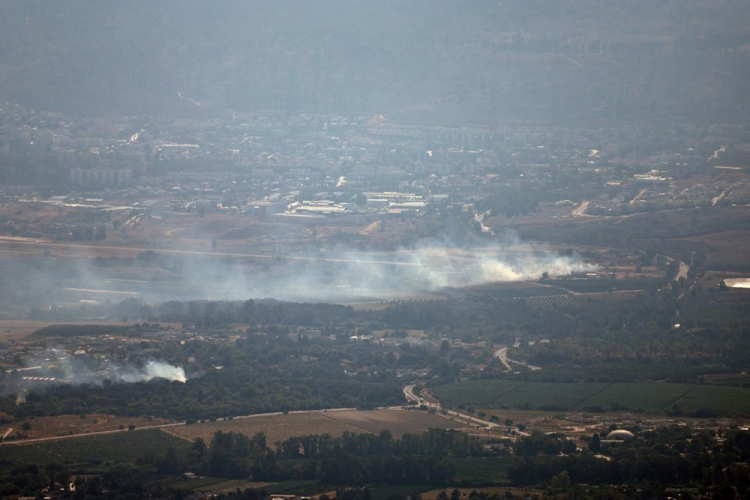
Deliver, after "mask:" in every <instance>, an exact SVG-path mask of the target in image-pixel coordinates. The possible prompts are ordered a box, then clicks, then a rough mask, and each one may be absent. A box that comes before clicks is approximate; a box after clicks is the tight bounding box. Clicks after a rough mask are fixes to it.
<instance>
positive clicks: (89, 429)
mask: <svg viewBox="0 0 750 500" xmlns="http://www.w3.org/2000/svg"><path fill="white" fill-rule="evenodd" d="M27 422H28V423H29V425H30V426H31V428H30V429H28V430H23V431H22V432H23V434H25V435H26V438H27V439H36V438H45V437H57V436H60V437H62V436H67V435H69V434H90V433H93V432H101V431H114V430H117V429H121V428H127V427H128V426H129V425H135V426H136V427H139V428H140V427H146V426H150V425H160V424H166V423H168V422H169V420H166V419H163V418H156V417H118V416H115V415H104V414H98V413H94V414H91V415H86V416H85V417H84V418H81V417H80V416H79V415H56V416H54V417H36V418H29V419H28V420H27ZM20 426H21V424H16V423H11V424H7V425H0V434H2V433H3V432H4V431H5V430H7V429H8V428H10V427H13V428H15V429H16V431H18V428H19V427H20Z"/></svg>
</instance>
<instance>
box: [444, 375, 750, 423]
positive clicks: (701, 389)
mask: <svg viewBox="0 0 750 500" xmlns="http://www.w3.org/2000/svg"><path fill="white" fill-rule="evenodd" d="M431 392H432V394H433V395H434V396H435V397H437V398H438V399H441V400H443V401H445V402H447V403H450V404H453V405H477V406H483V407H486V408H529V409H531V408H536V409H547V410H564V409H569V410H573V409H576V410H585V409H592V408H597V409H598V410H599V411H602V410H603V411H609V410H639V411H648V412H654V413H664V412H668V411H671V410H673V409H674V407H675V405H676V406H678V407H679V408H680V409H681V410H682V411H684V412H688V413H695V412H698V413H701V412H702V413H715V414H721V415H746V414H750V389H748V388H743V387H727V386H709V385H693V384H672V383H616V384H607V383H585V382H577V383H548V382H522V381H508V380H469V381H466V382H458V383H455V384H449V385H445V386H441V387H436V388H433V389H431Z"/></svg>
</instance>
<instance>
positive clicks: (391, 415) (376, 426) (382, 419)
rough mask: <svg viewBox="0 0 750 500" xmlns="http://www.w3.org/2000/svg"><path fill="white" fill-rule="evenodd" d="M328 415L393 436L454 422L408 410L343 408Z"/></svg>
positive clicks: (448, 424) (452, 424) (361, 428)
mask: <svg viewBox="0 0 750 500" xmlns="http://www.w3.org/2000/svg"><path fill="white" fill-rule="evenodd" d="M328 416H329V417H330V418H333V419H335V420H337V421H339V422H342V423H344V424H346V425H350V426H353V427H355V428H357V429H359V430H361V431H365V432H372V433H373V434H378V433H380V431H383V430H386V429H387V430H389V431H391V433H392V434H393V435H394V436H395V437H401V436H403V435H404V434H415V433H419V432H424V431H426V430H427V429H429V428H431V427H432V428H438V429H452V428H454V427H456V426H457V424H456V422H454V421H453V420H449V419H447V418H444V417H441V416H439V415H432V414H430V413H427V412H422V411H409V410H371V411H359V410H345V411H334V412H328Z"/></svg>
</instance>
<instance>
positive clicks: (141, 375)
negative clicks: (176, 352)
mask: <svg viewBox="0 0 750 500" xmlns="http://www.w3.org/2000/svg"><path fill="white" fill-rule="evenodd" d="M115 373H116V374H117V377H118V379H119V380H120V381H122V382H145V381H148V380H151V379H154V378H164V379H167V380H172V381H177V382H186V381H187V377H186V376H185V370H184V369H183V368H180V367H179V366H172V365H170V364H169V363H166V362H164V361H154V360H151V361H149V362H147V363H146V364H145V365H144V366H143V367H142V368H139V369H132V368H126V369H124V370H120V371H116V372H115Z"/></svg>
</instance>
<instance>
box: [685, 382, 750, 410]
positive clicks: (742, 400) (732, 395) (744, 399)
mask: <svg viewBox="0 0 750 500" xmlns="http://www.w3.org/2000/svg"><path fill="white" fill-rule="evenodd" d="M676 404H677V405H678V406H679V407H680V408H681V409H682V410H683V411H687V412H695V411H701V410H704V411H706V410H708V411H714V412H717V413H720V414H747V413H750V389H746V388H744V387H723V386H716V385H698V386H696V387H695V388H694V389H693V390H692V391H690V392H689V393H687V394H686V395H685V396H684V397H682V398H680V399H679V400H678V401H677V402H676Z"/></svg>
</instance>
